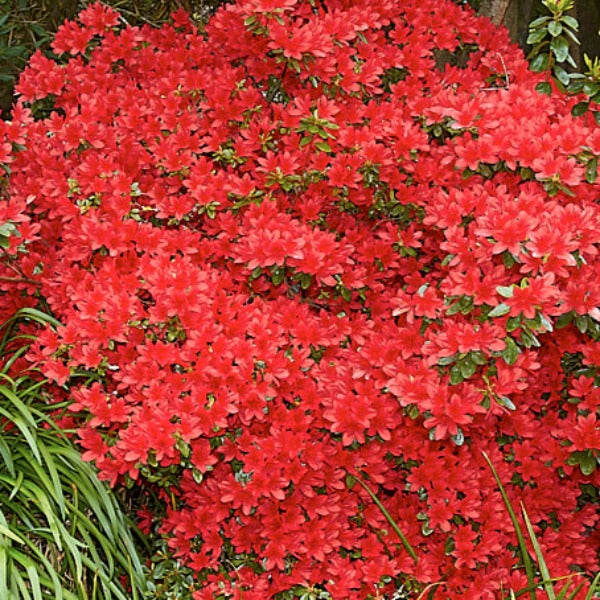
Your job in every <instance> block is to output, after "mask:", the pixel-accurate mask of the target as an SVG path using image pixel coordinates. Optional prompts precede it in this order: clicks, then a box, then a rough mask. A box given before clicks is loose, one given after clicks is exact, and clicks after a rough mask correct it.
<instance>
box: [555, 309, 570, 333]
mask: <svg viewBox="0 0 600 600" xmlns="http://www.w3.org/2000/svg"><path fill="white" fill-rule="evenodd" d="M572 320H573V311H569V312H568V313H564V314H562V315H560V317H558V319H556V321H555V324H556V329H563V328H564V327H566V326H567V325H568V324H569V323H570V322H571V321H572Z"/></svg>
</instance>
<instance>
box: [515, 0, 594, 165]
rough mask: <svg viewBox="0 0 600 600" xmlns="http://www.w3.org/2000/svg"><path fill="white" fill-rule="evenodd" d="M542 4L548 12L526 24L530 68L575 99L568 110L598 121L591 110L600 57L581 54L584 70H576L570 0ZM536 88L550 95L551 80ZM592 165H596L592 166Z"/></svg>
mask: <svg viewBox="0 0 600 600" xmlns="http://www.w3.org/2000/svg"><path fill="white" fill-rule="evenodd" d="M542 4H543V5H544V6H545V7H546V8H547V9H548V11H549V12H550V16H548V15H544V16H540V17H538V18H537V19H534V20H533V21H532V22H531V23H530V26H529V37H528V38H527V43H528V44H531V45H532V46H533V48H532V50H531V52H530V53H529V55H528V59H530V60H531V68H532V69H533V70H534V71H537V72H545V73H546V74H547V76H548V77H550V76H551V77H552V79H553V80H554V82H555V83H556V85H557V86H558V87H559V89H560V90H561V91H563V92H566V93H568V94H571V95H573V96H574V97H576V98H577V100H578V101H577V103H575V104H574V105H573V107H572V109H571V114H572V115H573V116H574V117H579V116H582V115H585V114H586V113H587V112H588V109H592V110H590V113H591V115H593V117H594V119H595V120H596V122H597V123H599V124H600V110H593V109H594V107H595V106H596V105H597V104H600V58H599V57H594V58H591V57H590V56H588V55H587V54H585V53H584V55H583V62H584V65H585V69H586V70H585V71H584V72H583V73H581V72H579V68H578V65H577V64H576V63H575V61H574V59H573V57H572V55H571V49H572V46H573V45H575V46H578V45H579V39H578V38H577V31H578V29H579V23H578V22H577V20H576V19H575V18H574V17H573V16H571V15H568V14H566V13H567V12H568V11H569V10H571V9H572V8H573V6H574V2H573V0H543V2H542ZM537 89H538V91H540V92H542V93H545V94H550V93H551V90H552V86H551V85H550V81H548V80H547V81H543V82H540V83H539V84H538V86H537ZM594 168H595V167H594Z"/></svg>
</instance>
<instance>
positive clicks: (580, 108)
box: [571, 102, 590, 117]
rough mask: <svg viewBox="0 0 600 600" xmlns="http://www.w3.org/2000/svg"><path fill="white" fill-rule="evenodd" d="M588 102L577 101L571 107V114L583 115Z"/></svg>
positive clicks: (575, 115)
mask: <svg viewBox="0 0 600 600" xmlns="http://www.w3.org/2000/svg"><path fill="white" fill-rule="evenodd" d="M589 105H590V103H589V102H578V103H577V104H576V105H575V106H574V107H573V108H572V109H571V114H572V115H573V116H574V117H580V116H581V115H584V114H585V113H586V112H587V109H588V107H589Z"/></svg>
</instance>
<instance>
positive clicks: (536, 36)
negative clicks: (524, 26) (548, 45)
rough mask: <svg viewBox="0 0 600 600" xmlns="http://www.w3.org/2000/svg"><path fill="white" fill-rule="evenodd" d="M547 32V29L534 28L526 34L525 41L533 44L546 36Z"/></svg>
mask: <svg viewBox="0 0 600 600" xmlns="http://www.w3.org/2000/svg"><path fill="white" fill-rule="evenodd" d="M547 33H548V31H547V30H546V29H536V30H535V31H532V32H531V33H530V34H529V35H528V36H527V40H526V43H527V44H529V45H530V46H535V45H536V44H539V43H540V42H541V41H542V40H543V39H544V38H545V37H546V35H547Z"/></svg>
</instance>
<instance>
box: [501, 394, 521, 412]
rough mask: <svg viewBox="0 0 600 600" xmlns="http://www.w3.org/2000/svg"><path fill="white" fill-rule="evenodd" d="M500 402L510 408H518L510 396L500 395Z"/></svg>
mask: <svg viewBox="0 0 600 600" xmlns="http://www.w3.org/2000/svg"><path fill="white" fill-rule="evenodd" d="M498 404H500V405H501V406H504V407H505V408H508V410H517V407H516V406H515V405H514V402H513V401H512V400H511V399H510V398H509V397H508V396H498Z"/></svg>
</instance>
